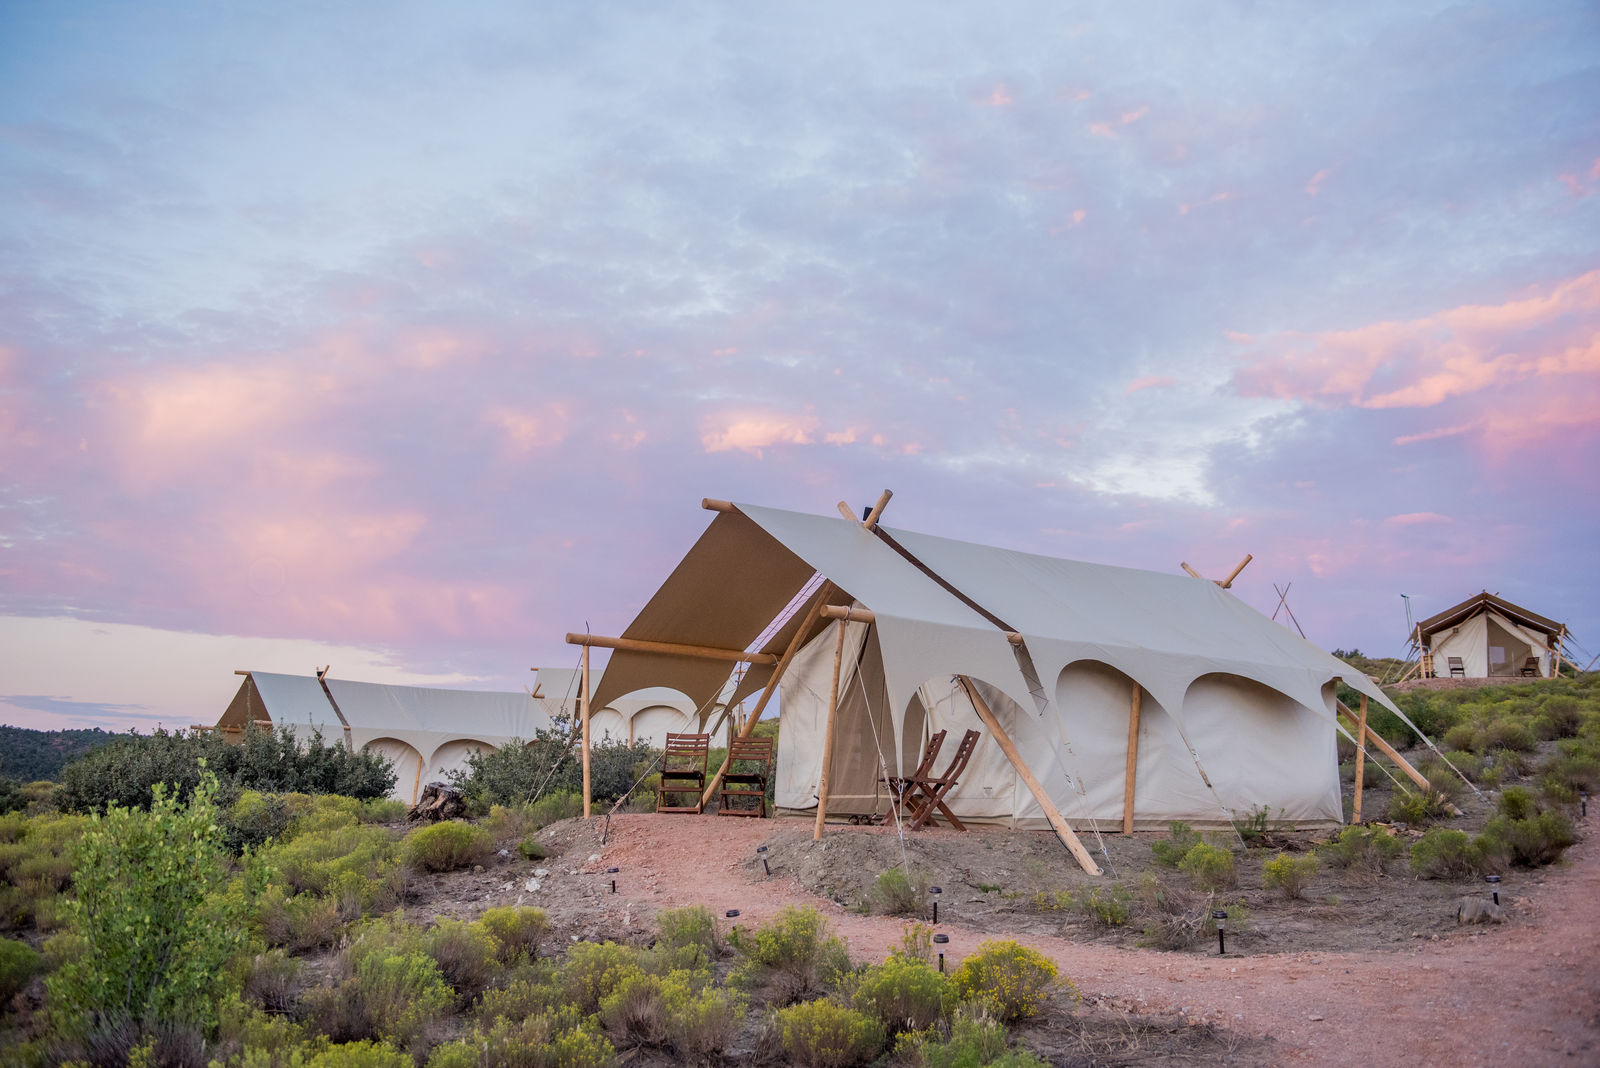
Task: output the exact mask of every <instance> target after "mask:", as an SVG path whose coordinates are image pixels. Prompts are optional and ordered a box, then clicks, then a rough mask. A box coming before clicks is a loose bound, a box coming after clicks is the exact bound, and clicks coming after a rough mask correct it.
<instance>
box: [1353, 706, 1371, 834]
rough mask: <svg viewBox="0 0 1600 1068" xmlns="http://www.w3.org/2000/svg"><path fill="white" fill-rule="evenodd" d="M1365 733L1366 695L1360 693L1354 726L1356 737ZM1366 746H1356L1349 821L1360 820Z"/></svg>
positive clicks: (1355, 821) (1358, 821)
mask: <svg viewBox="0 0 1600 1068" xmlns="http://www.w3.org/2000/svg"><path fill="white" fill-rule="evenodd" d="M1366 733H1367V695H1366V694H1362V695H1361V719H1360V722H1359V723H1358V724H1357V726H1356V737H1357V738H1360V737H1362V736H1364V735H1365V734H1366ZM1366 771H1367V747H1366V745H1365V744H1362V745H1358V746H1356V789H1355V801H1354V802H1352V803H1351V805H1350V822H1351V823H1360V822H1361V787H1362V784H1363V780H1364V779H1365V778H1366Z"/></svg>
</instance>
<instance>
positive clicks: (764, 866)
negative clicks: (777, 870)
mask: <svg viewBox="0 0 1600 1068" xmlns="http://www.w3.org/2000/svg"><path fill="white" fill-rule="evenodd" d="M756 856H758V857H760V858H761V870H762V871H764V872H766V873H767V875H768V876H771V875H772V866H771V865H769V864H768V863H767V847H766V846H756Z"/></svg>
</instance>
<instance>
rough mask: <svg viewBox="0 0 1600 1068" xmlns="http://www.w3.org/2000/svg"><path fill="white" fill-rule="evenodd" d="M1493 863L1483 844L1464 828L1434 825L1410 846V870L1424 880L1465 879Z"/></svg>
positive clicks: (1489, 867)
mask: <svg viewBox="0 0 1600 1068" xmlns="http://www.w3.org/2000/svg"><path fill="white" fill-rule="evenodd" d="M1493 866H1494V864H1493V859H1492V857H1491V856H1490V855H1489V851H1488V849H1487V848H1486V843H1483V842H1481V841H1474V840H1473V839H1472V838H1470V837H1468V835H1467V834H1466V832H1465V831H1452V830H1448V829H1446V828H1444V827H1435V828H1433V829H1432V830H1430V831H1429V832H1428V833H1427V834H1424V835H1423V836H1422V837H1421V838H1420V839H1418V840H1417V842H1416V844H1415V845H1413V846H1412V847H1411V870H1412V871H1414V872H1416V873H1417V875H1419V876H1420V877H1422V878H1424V879H1467V878H1470V877H1472V876H1475V875H1483V874H1485V873H1487V872H1488V871H1489V870H1491V869H1492V867H1493Z"/></svg>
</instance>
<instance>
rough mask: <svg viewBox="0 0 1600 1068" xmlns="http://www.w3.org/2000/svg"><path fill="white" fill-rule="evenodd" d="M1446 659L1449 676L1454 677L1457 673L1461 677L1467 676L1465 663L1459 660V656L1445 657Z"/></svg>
mask: <svg viewBox="0 0 1600 1068" xmlns="http://www.w3.org/2000/svg"><path fill="white" fill-rule="evenodd" d="M1446 659H1447V660H1448V661H1449V663H1450V677H1451V678H1455V677H1456V676H1457V675H1460V676H1461V677H1462V678H1466V677H1467V665H1465V664H1463V663H1462V662H1461V658H1460V657H1459V656H1452V657H1447V658H1446Z"/></svg>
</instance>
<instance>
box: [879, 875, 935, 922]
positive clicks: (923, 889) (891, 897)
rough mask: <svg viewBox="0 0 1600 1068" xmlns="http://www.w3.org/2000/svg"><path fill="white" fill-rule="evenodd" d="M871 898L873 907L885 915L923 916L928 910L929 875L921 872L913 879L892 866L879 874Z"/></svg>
mask: <svg viewBox="0 0 1600 1068" xmlns="http://www.w3.org/2000/svg"><path fill="white" fill-rule="evenodd" d="M870 898H871V902H872V907H873V909H874V910H875V911H877V912H879V913H880V914H882V915H884V916H921V915H922V914H923V912H925V911H926V910H927V903H928V877H927V876H926V875H923V874H920V873H919V874H918V875H917V876H916V878H915V879H914V880H913V879H911V878H908V877H907V876H906V873H905V872H903V871H901V870H900V869H899V868H890V869H889V870H888V871H886V872H882V873H881V874H879V876H878V881H877V882H876V883H874V884H873V886H872V892H871V895H870Z"/></svg>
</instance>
